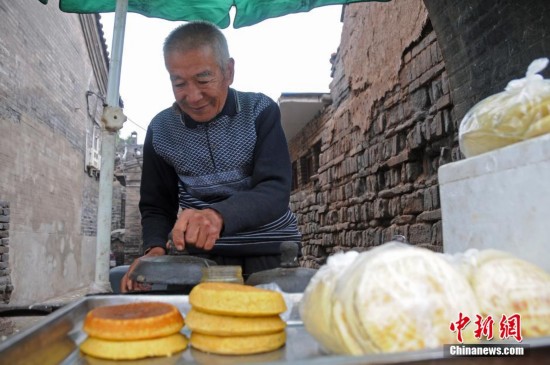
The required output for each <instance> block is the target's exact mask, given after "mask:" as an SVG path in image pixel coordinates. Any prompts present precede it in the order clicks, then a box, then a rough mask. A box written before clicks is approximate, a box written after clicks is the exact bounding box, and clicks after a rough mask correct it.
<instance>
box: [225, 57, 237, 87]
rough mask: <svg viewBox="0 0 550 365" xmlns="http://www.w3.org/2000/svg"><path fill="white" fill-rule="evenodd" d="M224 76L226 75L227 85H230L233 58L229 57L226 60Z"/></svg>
mask: <svg viewBox="0 0 550 365" xmlns="http://www.w3.org/2000/svg"><path fill="white" fill-rule="evenodd" d="M225 77H227V81H228V82H229V84H228V85H231V84H232V83H233V79H234V77H235V60H234V59H233V58H229V60H228V61H227V67H226V69H225Z"/></svg>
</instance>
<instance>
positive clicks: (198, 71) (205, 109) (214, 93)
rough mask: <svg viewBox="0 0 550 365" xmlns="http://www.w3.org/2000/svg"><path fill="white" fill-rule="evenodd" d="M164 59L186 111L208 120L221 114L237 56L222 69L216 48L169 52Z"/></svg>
mask: <svg viewBox="0 0 550 365" xmlns="http://www.w3.org/2000/svg"><path fill="white" fill-rule="evenodd" d="M164 62H165V64H166V69H167V70H168V73H169V74H170V81H171V82H172V90H173V91H174V96H175V98H176V103H177V104H178V106H179V107H180V108H181V110H182V111H183V112H185V113H186V114H187V115H189V116H190V117H191V118H193V120H195V121H196V122H208V121H210V120H212V119H213V118H214V117H215V116H216V115H218V113H219V112H220V111H221V110H222V109H223V106H224V104H225V100H226V99H227V93H228V88H229V85H231V84H232V83H233V73H234V62H233V59H230V60H229V62H228V64H227V65H226V67H225V70H222V69H221V68H220V66H219V65H218V62H217V60H216V57H215V56H214V52H213V51H212V49H211V48H210V47H201V48H198V49H193V50H189V51H185V52H181V51H173V52H169V53H167V54H166V55H165V58H164Z"/></svg>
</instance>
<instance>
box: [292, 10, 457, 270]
mask: <svg viewBox="0 0 550 365" xmlns="http://www.w3.org/2000/svg"><path fill="white" fill-rule="evenodd" d="M388 24H400V26H399V27H388V26H387V25H388ZM390 28H391V29H390ZM333 67H334V71H333V82H332V84H331V95H332V99H333V104H332V106H331V107H330V108H328V109H326V110H325V111H324V113H323V115H321V116H320V117H319V118H317V119H315V120H313V121H311V122H310V123H309V124H308V125H307V126H306V128H304V130H302V131H301V133H300V134H299V135H298V136H296V138H295V139H293V140H292V141H291V143H290V150H291V156H292V158H293V161H296V163H298V164H299V163H300V162H301V159H300V157H301V156H304V155H307V154H308V153H309V151H310V149H311V148H312V146H314V145H315V144H317V143H319V142H320V143H321V151H320V155H319V156H318V159H319V168H318V170H317V174H316V175H314V176H312V177H310V179H309V181H308V182H307V183H306V184H302V185H301V186H299V187H298V189H296V190H294V191H293V194H292V197H291V207H292V209H293V211H295V212H296V213H297V216H298V221H299V225H300V230H301V232H302V233H303V255H304V256H303V258H304V259H303V263H302V264H303V265H304V266H307V267H318V266H319V265H321V264H323V263H324V262H325V260H326V258H327V256H328V255H330V254H331V253H334V252H336V251H341V250H349V249H351V248H358V249H367V248H368V247H372V246H376V245H380V244H382V243H384V242H386V241H388V240H390V239H391V238H392V237H393V236H394V235H403V236H405V237H406V238H407V240H408V241H409V242H410V243H412V244H415V245H418V246H423V247H428V248H430V249H433V250H436V251H440V250H441V249H442V235H441V212H440V202H439V191H438V183H437V169H438V167H439V166H440V165H441V164H442V163H446V162H449V161H452V160H458V159H460V158H461V156H460V153H459V151H458V142H457V139H456V130H457V123H456V121H453V120H452V119H451V117H450V112H451V110H452V102H451V98H450V94H449V85H448V80H447V75H446V72H445V65H444V62H443V59H442V55H441V51H440V48H439V44H438V42H437V39H436V36H435V33H434V32H433V30H432V27H431V23H430V20H429V18H428V14H427V11H426V9H425V8H424V6H423V3H422V2H421V1H416V0H407V1H401V2H391V3H378V4H377V3H368V4H356V5H350V6H347V7H346V11H345V14H344V28H343V32H342V41H341V45H340V48H339V50H338V53H337V55H336V58H335V61H334V65H333ZM296 170H297V171H298V173H301V172H302V171H303V169H300V167H298V168H297V169H296ZM301 180H302V179H301V177H300V178H298V181H301Z"/></svg>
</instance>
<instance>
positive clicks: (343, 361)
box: [0, 293, 550, 365]
mask: <svg viewBox="0 0 550 365" xmlns="http://www.w3.org/2000/svg"><path fill="white" fill-rule="evenodd" d="M301 297H302V294H301V293H295V294H285V300H286V301H287V304H288V307H289V310H288V311H287V312H286V313H285V314H284V315H283V318H284V319H285V320H286V322H287V329H286V331H287V341H286V345H285V346H284V347H283V348H281V349H279V350H276V351H272V352H269V353H264V354H257V355H247V356H221V355H213V354H207V353H203V352H201V351H197V350H195V349H193V348H191V347H188V348H187V349H186V350H185V351H183V352H180V353H178V354H175V355H174V356H171V357H164V358H162V357H159V358H149V359H143V360H137V361H109V360H101V359H95V358H92V357H89V356H86V355H84V354H82V353H81V352H80V351H79V346H80V344H81V343H82V342H83V341H84V339H85V338H86V334H85V333H84V332H83V331H82V324H83V321H84V318H85V316H86V314H87V313H88V311H90V310H91V309H93V308H96V307H99V306H105V305H114V304H125V303H132V302H139V301H160V302H167V303H171V304H174V305H175V306H177V307H178V309H179V310H180V311H181V312H182V313H183V314H184V315H185V314H186V313H187V312H188V311H189V309H190V305H189V301H188V299H189V297H188V296H186V295H151V294H141V295H96V296H88V297H85V298H82V299H79V300H78V301H75V302H73V303H71V304H68V305H66V306H64V307H62V308H60V309H58V310H57V311H55V312H53V313H52V314H50V315H48V316H46V317H44V319H43V320H41V321H40V322H38V323H37V324H36V325H35V326H33V327H31V328H28V329H27V330H25V331H22V332H21V333H19V334H17V335H14V336H13V337H11V338H9V339H7V340H6V341H4V342H3V343H1V344H0V364H1V365H3V364H6V365H7V364H9V365H19V364H21V365H33V364H37V365H58V364H61V365H69V364H71V365H72V364H79V365H80V364H82V365H115V364H116V365H120V364H123V365H153V364H154V365H183V364H189V365H191V364H198V365H218V364H223V365H236V364H271V365H274V364H293V365H294V364H297V365H302V364H303V365H352V364H406V363H414V364H440V363H441V362H445V363H447V362H449V363H451V364H453V365H455V364H472V363H475V364H522V365H523V364H530V363H533V364H541V363H545V362H544V361H548V359H549V358H550V337H545V338H538V339H532V340H530V341H524V342H523V344H524V345H526V346H527V347H529V351H530V352H529V354H528V356H524V357H508V358H504V357H484V358H472V357H462V358H460V357H453V358H446V357H445V356H444V350H443V348H439V349H431V350H421V351H414V352H402V353H393V354H377V355H365V356H336V355H329V354H327V353H325V352H324V351H323V349H322V347H321V346H320V345H319V344H318V343H317V342H316V341H315V340H314V339H313V338H312V337H311V336H310V335H309V334H308V333H307V331H306V330H305V328H304V327H303V324H302V322H301V321H300V316H299V311H298V304H299V301H300V299H301ZM183 333H184V334H186V335H189V332H188V329H187V328H184V329H183Z"/></svg>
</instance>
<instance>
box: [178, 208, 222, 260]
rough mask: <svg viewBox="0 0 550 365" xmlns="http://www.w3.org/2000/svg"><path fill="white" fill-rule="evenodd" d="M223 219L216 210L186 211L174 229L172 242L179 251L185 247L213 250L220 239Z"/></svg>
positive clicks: (180, 216)
mask: <svg viewBox="0 0 550 365" xmlns="http://www.w3.org/2000/svg"><path fill="white" fill-rule="evenodd" d="M222 229H223V218H222V216H221V214H220V213H218V212H216V211H215V210H214V209H202V210H196V209H184V210H183V211H182V212H181V213H180V215H179V217H178V220H177V221H176V224H175V225H174V229H172V241H173V242H174V246H175V247H176V249H177V250H178V251H182V250H184V249H185V245H192V246H195V247H196V248H201V249H203V250H207V251H208V250H211V249H212V248H213V247H214V244H215V243H216V240H217V239H218V238H220V234H221V231H222Z"/></svg>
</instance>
